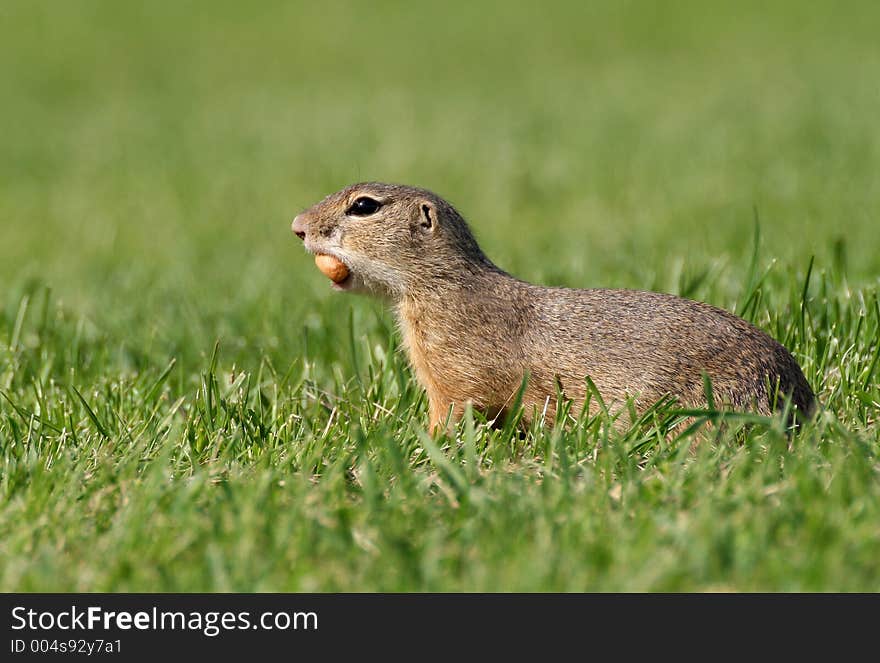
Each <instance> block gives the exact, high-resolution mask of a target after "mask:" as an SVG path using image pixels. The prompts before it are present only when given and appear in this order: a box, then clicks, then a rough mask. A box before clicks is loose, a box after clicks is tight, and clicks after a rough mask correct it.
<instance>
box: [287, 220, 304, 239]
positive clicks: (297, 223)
mask: <svg viewBox="0 0 880 663" xmlns="http://www.w3.org/2000/svg"><path fill="white" fill-rule="evenodd" d="M302 216H303V215H302V214H297V215H296V216H295V217H294V218H293V223H291V224H290V228H291V229H292V230H293V233H294V234H295V235H296V236H297V237H299V238H300V239H305V238H306V223H305V221H304V220H303V218H302Z"/></svg>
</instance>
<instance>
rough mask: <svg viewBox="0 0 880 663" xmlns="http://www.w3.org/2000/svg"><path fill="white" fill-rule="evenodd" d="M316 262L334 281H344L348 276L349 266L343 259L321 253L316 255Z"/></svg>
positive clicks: (325, 274)
mask: <svg viewBox="0 0 880 663" xmlns="http://www.w3.org/2000/svg"><path fill="white" fill-rule="evenodd" d="M315 264H316V265H317V266H318V269H320V270H321V272H322V273H323V274H324V276H326V277H327V278H329V279H330V280H331V281H333V283H342V282H343V281H344V280H345V279H347V278H348V267H346V266H345V263H344V262H342V261H341V260H339V259H337V258H334V257H333V256H328V255H325V254H323V253H319V254H318V255H316V256H315Z"/></svg>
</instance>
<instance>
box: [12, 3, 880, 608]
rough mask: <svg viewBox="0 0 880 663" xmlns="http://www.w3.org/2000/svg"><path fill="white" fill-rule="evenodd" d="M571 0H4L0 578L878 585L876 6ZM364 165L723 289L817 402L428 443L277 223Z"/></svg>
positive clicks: (102, 582) (484, 215) (363, 175)
mask: <svg viewBox="0 0 880 663" xmlns="http://www.w3.org/2000/svg"><path fill="white" fill-rule="evenodd" d="M583 4H584V3H576V2H571V3H544V5H542V6H541V7H536V8H535V9H533V10H530V9H527V8H526V6H525V3H523V5H521V6H520V5H515V4H514V3H461V4H460V5H456V6H451V5H448V4H436V3H435V5H436V6H434V5H430V6H429V5H428V4H427V3H425V5H424V6H422V5H417V4H412V3H410V4H409V5H400V4H397V3H390V2H388V3H385V2H381V3H342V2H340V3H324V4H323V5H322V6H321V8H320V9H317V5H316V8H315V9H308V8H303V7H298V6H297V4H295V3H282V2H265V3H260V4H259V5H258V6H257V7H253V6H250V5H241V4H240V3H217V2H212V3H207V2H205V3H182V4H181V3H150V4H148V5H145V6H144V7H143V8H140V9H138V8H136V7H134V5H133V4H132V3H115V2H96V1H82V2H70V3H49V2H24V1H19V0H13V1H11V2H4V3H3V4H2V7H0V81H3V83H2V89H3V103H2V104H0V126H3V127H4V132H3V133H4V136H3V139H2V141H0V230H2V234H0V590H6V591H10V590H24V591H66V590H78V591H94V590H111V591H154V590H168V591H198V590H201V591H214V590H217V591H222V590H237V591H288V590H293V591H309V590H312V591H325V590H327V591H339V590H347V591H351V590H353V591H362V590H366V591H372V590H388V591H398V590H401V591H406V590H439V591H447V590H453V591H460V590H464V591H471V590H505V591H506V590H527V591H531V590H566V591H569V590H573V591H582V590H625V591H629V590H673V591H677V590H735V591H749V590H770V591H775V590H844V591H858V590H867V591H880V426H878V423H877V417H878V411H880V387H878V382H880V365H878V363H880V362H878V353H880V306H878V291H880V278H878V275H880V245H878V233H877V228H878V227H880V179H878V177H877V173H878V172H880V133H878V131H877V118H878V117H880V88H878V86H877V81H878V80H880V51H878V50H877V47H876V25H878V20H880V10H878V6H877V4H876V3H873V2H857V3H849V4H848V5H847V8H846V10H843V9H840V8H839V6H838V4H837V3H832V2H815V3H807V4H805V3H797V2H793V1H792V2H790V3H775V2H769V3H768V2H760V3H759V2H745V3H736V4H735V5H731V6H725V7H722V6H712V3H699V2H695V1H694V2H669V3H660V4H655V3H639V2H634V3H620V2H597V3H590V4H589V5H588V6H587V7H583V6H582V5H583ZM363 179H379V180H387V181H397V182H403V183H409V184H417V185H421V186H426V187H428V188H431V189H434V190H436V191H437V192H438V193H440V194H441V195H444V196H446V197H448V198H450V199H451V200H452V201H453V202H454V203H455V204H456V205H457V206H458V207H459V208H460V209H461V211H462V212H463V213H464V214H465V216H466V217H467V218H468V219H469V220H470V221H471V224H472V226H473V228H474V230H475V232H476V234H477V237H478V239H479V240H480V242H481V244H482V245H483V247H484V249H485V250H486V252H487V253H488V254H489V255H490V256H491V257H492V258H493V259H494V260H495V261H496V262H497V263H498V264H499V265H501V266H502V267H503V268H505V269H507V270H508V271H511V272H513V273H514V274H516V275H517V276H520V277H523V278H526V279H529V280H533V281H537V282H542V283H546V284H562V285H568V286H573V287H589V286H609V287H637V288H643V289H654V290H662V291H667V292H674V293H679V294H683V295H686V296H689V297H692V298H695V299H700V300H703V301H708V302H710V303H713V304H716V305H718V306H722V307H725V308H727V309H729V310H734V311H737V312H740V313H741V314H743V315H744V316H746V317H747V318H749V319H751V320H753V321H754V322H755V323H756V324H758V325H759V326H761V327H762V328H763V329H765V330H767V331H768V332H770V333H771V334H772V335H774V336H775V337H776V338H778V339H780V340H781V341H783V342H785V343H786V344H787V346H788V347H789V348H790V349H791V350H792V352H793V353H794V354H795V356H796V357H797V359H798V360H799V361H800V363H801V365H802V366H803V368H804V371H805V374H806V375H807V377H808V379H809V381H810V383H811V384H812V385H813V386H814V388H815V389H816V391H817V393H818V394H819V397H820V399H821V401H822V403H823V404H824V406H825V409H824V411H823V412H822V414H821V415H820V416H819V418H818V419H817V421H816V422H815V423H814V424H812V425H809V426H807V427H806V428H805V429H804V430H802V431H801V432H800V433H798V434H797V435H795V436H794V437H791V438H788V437H786V435H785V434H784V431H783V428H782V426H781V423H780V421H779V420H766V421H759V422H758V423H756V424H753V425H751V426H750V427H743V425H742V424H741V423H739V422H733V423H732V424H731V425H730V426H728V427H722V428H721V429H718V428H711V429H706V428H704V429H703V432H701V433H699V434H700V435H702V436H703V437H705V438H706V439H705V440H704V442H703V443H702V444H701V445H699V447H698V448H697V450H696V451H695V452H691V451H690V450H689V449H690V446H691V445H690V443H691V441H692V438H690V437H687V436H686V437H684V438H679V439H674V438H673V437H672V436H665V435H663V428H662V425H663V423H664V422H665V421H666V419H667V418H668V412H665V411H663V410H662V409H661V410H659V411H657V412H656V413H655V415H654V416H651V417H648V418H646V419H645V421H643V422H642V423H641V424H640V425H638V426H636V427H635V428H634V429H633V430H631V431H627V432H625V433H616V432H615V431H614V430H613V429H611V428H610V427H609V426H608V422H607V421H606V420H605V419H603V418H602V417H601V416H596V413H595V412H593V413H592V416H590V417H584V418H582V420H581V421H580V422H578V423H576V424H572V425H570V426H568V427H567V428H565V429H564V430H563V429H557V430H554V431H549V430H543V429H540V428H534V429H532V430H530V431H529V432H528V433H527V434H526V435H524V436H517V435H516V434H514V433H513V432H512V431H511V429H510V428H509V427H508V428H507V429H506V430H493V429H491V428H488V427H487V426H485V425H484V423H483V422H481V421H480V419H479V417H477V416H474V417H469V418H466V420H465V421H464V422H463V423H462V425H461V426H460V427H459V428H458V430H457V431H456V434H455V435H454V436H452V437H440V438H436V439H433V440H432V439H431V438H429V437H427V435H426V434H425V431H424V426H425V424H426V422H427V408H426V403H425V399H424V396H423V394H422V392H421V390H420V389H419V388H418V386H417V384H416V383H415V381H414V379H413V377H412V374H411V372H410V371H409V369H408V367H407V365H406V361H405V357H403V356H402V354H401V352H400V351H399V349H398V343H399V339H398V338H397V335H396V331H395V329H394V321H393V320H392V318H391V317H390V315H389V314H388V313H387V312H386V311H384V309H383V307H382V305H381V303H379V302H375V301H371V300H369V299H365V298H357V297H348V296H343V295H339V294H336V293H333V292H331V291H330V289H329V287H328V284H327V283H326V279H325V278H324V277H322V276H321V275H320V274H319V273H318V272H317V270H316V269H315V268H314V265H313V264H312V262H311V259H310V258H309V256H307V255H306V254H305V252H304V251H303V250H302V248H301V246H300V245H299V242H298V241H297V240H296V238H295V237H293V235H292V234H291V232H290V229H289V223H290V220H291V219H292V217H293V215H294V214H295V213H296V212H298V211H299V210H300V209H302V208H303V207H305V206H307V205H309V204H311V203H313V202H315V201H316V200H318V199H319V198H320V197H322V196H324V195H326V194H327V193H330V192H332V191H334V190H336V189H338V188H341V187H342V186H344V185H346V184H348V183H351V182H354V181H358V180H363ZM756 215H757V217H758V218H759V221H760V224H759V227H760V242H756V241H755V238H756V235H755V227H756V224H755V217H756ZM719 430H721V432H720V433H719V432H718V431H719Z"/></svg>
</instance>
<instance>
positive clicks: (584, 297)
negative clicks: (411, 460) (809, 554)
mask: <svg viewBox="0 0 880 663" xmlns="http://www.w3.org/2000/svg"><path fill="white" fill-rule="evenodd" d="M292 227H293V232H294V233H296V235H297V236H298V237H300V238H301V239H302V240H303V241H304V243H305V248H306V249H307V250H308V251H310V252H312V253H313V254H315V255H316V262H317V263H318V266H319V267H320V268H321V270H322V271H323V272H324V273H325V274H326V275H327V276H329V277H330V278H331V279H332V281H333V285H334V287H335V288H337V289H339V290H347V291H368V292H371V293H374V294H379V295H381V296H383V297H385V298H386V299H388V300H389V302H390V303H391V305H392V306H393V308H394V310H395V313H396V315H397V320H398V323H399V326H400V331H401V334H402V337H403V344H404V346H405V348H406V351H407V353H408V355H409V360H410V362H411V364H412V367H413V369H414V370H415V373H416V375H417V377H418V379H419V382H420V383H421V384H422V385H423V386H424V388H425V389H426V390H427V394H428V402H429V410H430V427H431V429H432V430H436V429H437V428H438V427H441V426H442V425H443V424H444V422H446V421H447V417H450V415H451V417H450V418H449V419H448V421H450V422H451V421H454V420H457V419H458V418H459V417H460V416H461V415H462V413H463V412H464V409H465V406H466V404H467V403H469V402H470V403H471V404H472V405H473V407H474V408H475V409H478V410H480V411H482V412H484V413H486V415H487V416H488V417H497V416H498V415H499V414H502V413H503V412H504V411H505V408H506V407H508V406H509V405H510V404H511V402H512V401H513V400H514V396H515V394H517V393H518V392H519V390H520V388H521V386H522V385H523V381H524V378H525V391H524V392H523V397H522V404H523V405H524V421H525V423H526V424H528V423H529V422H530V421H531V419H532V418H534V417H535V416H544V417H548V418H549V419H550V420H551V421H550V423H552V419H553V417H554V415H555V412H556V400H557V395H558V394H560V393H561V394H563V395H564V396H565V398H568V399H571V400H572V401H573V403H574V405H575V407H576V408H579V407H580V406H582V405H583V403H584V402H585V399H586V395H587V389H588V387H587V381H586V377H587V376H589V377H590V378H591V379H592V380H593V383H594V384H595V385H596V387H597V388H598V390H599V393H600V394H601V396H602V398H603V400H604V402H605V403H606V405H608V406H609V407H613V406H614V405H615V404H617V405H618V406H619V405H621V404H624V403H625V402H626V401H627V399H632V400H633V402H635V403H636V406H637V407H645V406H647V405H650V404H652V403H654V402H656V401H657V400H659V399H661V398H664V397H669V396H672V397H674V398H676V399H677V400H678V402H679V403H680V404H682V405H684V406H695V407H705V406H706V404H707V402H706V390H705V380H704V375H707V376H708V377H709V378H710V379H711V385H712V393H713V394H714V400H715V402H716V404H724V405H726V406H728V407H732V408H735V409H737V410H752V411H757V412H759V413H762V414H771V413H772V411H773V408H774V404H775V406H776V407H777V408H778V407H781V404H782V403H783V402H784V401H785V400H786V397H790V400H791V403H792V405H793V407H794V408H795V411H796V412H799V413H800V414H801V416H809V415H810V414H811V413H812V411H813V409H814V407H815V406H814V397H813V392H812V391H811V389H810V386H809V385H808V384H807V381H806V379H805V378H804V375H803V373H802V372H801V369H800V367H799V366H798V364H797V362H796V361H795V360H794V358H793V357H792V356H791V354H790V353H789V352H788V350H786V349H785V348H784V347H783V346H782V345H781V344H780V343H778V342H777V341H775V340H773V339H772V338H770V337H769V336H768V335H767V334H765V333H764V332H762V331H761V330H759V329H757V328H756V327H754V326H753V325H751V324H749V323H748V322H746V321H745V320H742V319H740V318H738V317H736V316H735V315H733V314H731V313H728V312H727V311H724V310H722V309H718V308H715V307H713V306H709V305H708V304H704V303H701V302H695V301H691V300H688V299H683V298H681V297H676V296H673V295H668V294H660V293H655V292H643V291H638V290H610V289H590V290H575V289H569V288H551V287H544V286H539V285H533V284H531V283H526V282H524V281H520V280H519V279H516V278H514V277H513V276H510V275H509V274H507V273H505V272H504V271H502V270H501V269H499V268H498V267H496V266H495V265H494V264H493V263H492V262H491V261H490V260H489V259H488V258H487V257H486V256H485V254H484V253H483V252H482V251H481V250H480V247H479V246H478V245H477V242H476V240H475V239H474V237H473V235H472V234H471V231H470V229H469V228H468V226H467V224H466V223H465V221H464V219H463V218H462V217H461V215H460V214H459V213H458V212H457V211H456V210H455V209H454V208H453V207H452V205H450V204H449V203H448V202H446V201H445V200H443V199H442V198H440V197H439V196H437V195H435V194H433V193H431V192H430V191H427V190H424V189H418V188H414V187H409V186H399V185H393V184H382V183H377V182H370V183H362V184H355V185H352V186H349V187H347V188H345V189H343V190H342V191H339V192H337V193H334V194H332V195H330V196H328V197H327V198H325V199H324V200H322V201H321V202H319V203H318V204H316V205H314V206H313V207H311V208H309V209H308V210H306V211H304V212H302V213H301V214H299V215H298V216H297V217H296V218H295V219H294V221H293V226H292Z"/></svg>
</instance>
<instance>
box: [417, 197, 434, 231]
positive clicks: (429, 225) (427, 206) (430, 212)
mask: <svg viewBox="0 0 880 663" xmlns="http://www.w3.org/2000/svg"><path fill="white" fill-rule="evenodd" d="M419 225H420V226H421V228H422V230H424V231H427V232H434V231H435V230H437V209H436V208H435V207H434V204H433V203H431V202H429V201H427V200H424V201H422V204H421V205H420V206H419Z"/></svg>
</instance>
